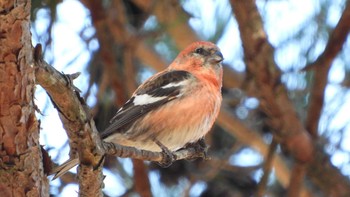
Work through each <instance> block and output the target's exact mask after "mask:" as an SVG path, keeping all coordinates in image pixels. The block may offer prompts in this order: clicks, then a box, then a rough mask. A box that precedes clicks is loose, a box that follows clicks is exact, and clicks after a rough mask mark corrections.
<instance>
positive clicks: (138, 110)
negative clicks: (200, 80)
mask: <svg viewBox="0 0 350 197" xmlns="http://www.w3.org/2000/svg"><path fill="white" fill-rule="evenodd" d="M193 78H194V76H193V75H192V74H191V73H189V72H187V71H181V70H174V71H166V72H163V73H161V74H159V75H158V76H155V77H152V78H150V79H149V80H147V81H146V82H145V83H143V84H142V85H141V86H140V87H139V88H138V89H137V90H136V92H135V93H134V95H133V96H132V97H131V98H130V99H129V100H128V101H127V102H126V103H125V104H124V105H123V106H122V107H121V108H120V109H119V111H118V112H117V114H116V115H115V116H114V117H113V118H112V120H111V121H110V123H111V124H110V125H109V126H108V127H107V128H106V129H105V130H104V131H103V132H101V137H102V138H106V137H108V136H109V135H111V134H112V133H115V132H118V133H120V132H126V131H127V130H128V128H130V127H131V126H132V124H133V123H134V122H135V121H136V120H137V119H139V118H141V117H142V116H144V115H146V114H147V113H149V112H150V111H152V110H155V109H157V108H158V107H160V106H162V105H164V104H165V103H167V102H169V101H172V100H174V99H176V98H178V97H179V96H180V95H181V94H182V92H181V88H182V86H184V85H186V83H189V82H190V80H191V79H193Z"/></svg>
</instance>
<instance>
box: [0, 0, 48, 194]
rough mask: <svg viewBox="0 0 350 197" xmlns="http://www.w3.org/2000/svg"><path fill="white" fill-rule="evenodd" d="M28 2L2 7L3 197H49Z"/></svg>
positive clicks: (0, 108) (0, 170)
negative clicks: (35, 90)
mask: <svg viewBox="0 0 350 197" xmlns="http://www.w3.org/2000/svg"><path fill="white" fill-rule="evenodd" d="M29 18H30V2H28V1H12V0H11V1H2V2H1V3H0V46H1V49H0V196H48V195H49V186H48V180H47V178H46V176H45V175H44V169H43V164H42V153H41V148H40V145H39V122H38V120H37V119H36V117H35V104H34V102H33V98H34V85H35V77H34V69H33V67H32V65H33V58H32V49H31V34H30V26H29V25H30V20H29Z"/></svg>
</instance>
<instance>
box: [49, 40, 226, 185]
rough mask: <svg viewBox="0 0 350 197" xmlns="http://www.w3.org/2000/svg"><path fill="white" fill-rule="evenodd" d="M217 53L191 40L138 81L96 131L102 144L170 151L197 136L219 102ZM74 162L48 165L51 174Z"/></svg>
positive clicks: (210, 45)
mask: <svg viewBox="0 0 350 197" xmlns="http://www.w3.org/2000/svg"><path fill="white" fill-rule="evenodd" d="M222 60H223V56H222V54H221V52H220V49H219V48H218V47H217V46H216V45H215V44H213V43H211V42H204V41H199V42H194V43H192V44H191V45H189V46H188V47H187V48H185V49H184V50H183V51H181V52H180V54H179V55H178V56H177V57H176V58H175V60H174V61H173V62H172V63H171V64H170V65H169V67H168V68H166V69H165V70H164V71H161V72H159V73H157V74H155V75H153V76H152V77H150V78H149V79H148V80H146V81H145V82H144V83H142V84H141V85H140V86H139V87H138V88H137V90H136V91H135V92H134V93H133V95H132V97H131V98H130V99H129V100H128V101H127V102H126V103H125V104H124V105H123V106H122V107H121V108H120V109H119V111H118V112H117V113H116V115H115V116H114V117H113V118H112V120H111V121H110V125H109V126H108V127H107V128H106V129H105V130H104V131H103V132H101V133H100V135H101V138H102V139H103V140H104V141H106V142H113V143H117V144H120V145H123V146H131V147H135V148H138V149H143V150H148V151H155V152H159V151H164V149H166V150H168V151H176V150H178V149H180V148H183V147H184V146H186V145H187V144H189V143H195V142H198V141H201V140H203V138H204V136H205V134H206V133H207V132H208V131H209V130H210V129H211V127H212V126H213V124H214V121H215V119H216V118H217V116H218V113H219V109H220V106H221V100H222V97H221V86H222V75H223V71H222V66H221V62H222ZM78 163H79V160H78V159H77V158H76V159H71V160H68V161H67V162H65V163H64V164H62V165H61V166H59V167H57V168H56V169H54V172H53V173H55V177H54V178H57V177H59V176H61V175H63V174H64V173H65V172H67V171H68V170H69V169H70V168H72V167H74V166H75V165H77V164H78Z"/></svg>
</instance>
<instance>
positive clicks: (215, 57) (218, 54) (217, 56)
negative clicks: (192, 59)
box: [209, 51, 224, 63]
mask: <svg viewBox="0 0 350 197" xmlns="http://www.w3.org/2000/svg"><path fill="white" fill-rule="evenodd" d="M222 60H224V56H223V55H222V53H221V52H220V51H215V52H214V53H213V54H212V55H211V57H210V59H209V61H210V62H213V63H220V62H222Z"/></svg>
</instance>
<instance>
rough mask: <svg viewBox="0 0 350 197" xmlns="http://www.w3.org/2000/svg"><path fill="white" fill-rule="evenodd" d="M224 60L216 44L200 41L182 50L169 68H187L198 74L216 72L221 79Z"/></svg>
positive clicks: (208, 74)
mask: <svg viewBox="0 0 350 197" xmlns="http://www.w3.org/2000/svg"><path fill="white" fill-rule="evenodd" d="M223 60H224V58H223V55H222V53H221V52H220V49H219V48H218V47H217V46H216V45H215V44H213V43H211V42H205V41H199V42H194V43H192V44H190V45H189V46H188V47H186V48H185V49H184V50H183V51H181V52H180V53H179V55H178V56H177V57H176V59H175V60H174V62H173V63H172V64H171V65H170V67H169V69H177V70H187V71H190V72H192V73H194V74H195V75H196V74H197V75H198V76H205V75H207V76H210V75H213V74H214V75H215V76H216V79H217V80H218V81H221V80H222V66H221V62H222V61H223Z"/></svg>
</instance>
